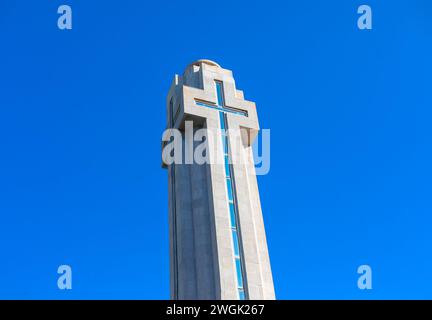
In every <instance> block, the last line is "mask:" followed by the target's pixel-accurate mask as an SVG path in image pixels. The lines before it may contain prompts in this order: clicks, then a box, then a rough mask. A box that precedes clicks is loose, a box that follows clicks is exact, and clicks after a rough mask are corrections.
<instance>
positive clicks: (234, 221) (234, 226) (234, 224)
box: [229, 202, 237, 228]
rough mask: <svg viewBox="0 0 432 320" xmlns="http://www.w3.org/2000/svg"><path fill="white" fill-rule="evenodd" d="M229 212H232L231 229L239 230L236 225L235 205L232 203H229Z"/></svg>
mask: <svg viewBox="0 0 432 320" xmlns="http://www.w3.org/2000/svg"><path fill="white" fill-rule="evenodd" d="M229 210H230V223H231V224H230V225H231V228H237V225H236V218H235V208H234V203H232V202H230V203H229Z"/></svg>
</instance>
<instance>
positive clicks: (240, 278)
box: [235, 258, 243, 288]
mask: <svg viewBox="0 0 432 320" xmlns="http://www.w3.org/2000/svg"><path fill="white" fill-rule="evenodd" d="M235 265H236V271H237V285H238V287H239V288H243V276H242V269H241V262H240V259H239V258H236V259H235Z"/></svg>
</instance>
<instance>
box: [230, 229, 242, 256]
mask: <svg viewBox="0 0 432 320" xmlns="http://www.w3.org/2000/svg"><path fill="white" fill-rule="evenodd" d="M232 237H233V242H234V256H235V257H240V249H239V239H238V236H237V230H232Z"/></svg>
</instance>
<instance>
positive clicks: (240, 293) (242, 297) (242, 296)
mask: <svg viewBox="0 0 432 320" xmlns="http://www.w3.org/2000/svg"><path fill="white" fill-rule="evenodd" d="M238 292H239V298H240V300H246V296H245V293H244V291H243V290H239V291H238Z"/></svg>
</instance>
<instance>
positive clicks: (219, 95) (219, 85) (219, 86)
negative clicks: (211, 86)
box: [216, 81, 224, 106]
mask: <svg viewBox="0 0 432 320" xmlns="http://www.w3.org/2000/svg"><path fill="white" fill-rule="evenodd" d="M222 90H223V87H222V82H220V81H216V94H217V101H218V105H219V106H223V105H224V100H223V91H222Z"/></svg>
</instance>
